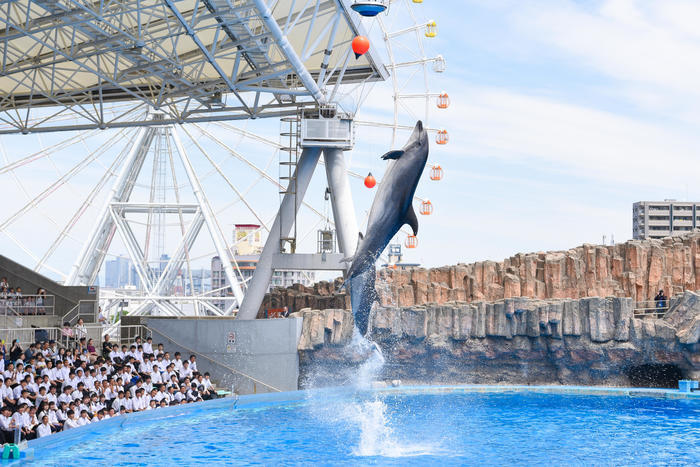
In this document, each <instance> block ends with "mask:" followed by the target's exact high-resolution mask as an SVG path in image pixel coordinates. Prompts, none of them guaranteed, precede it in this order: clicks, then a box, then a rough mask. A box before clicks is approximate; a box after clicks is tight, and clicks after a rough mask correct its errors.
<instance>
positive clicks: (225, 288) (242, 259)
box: [211, 255, 316, 296]
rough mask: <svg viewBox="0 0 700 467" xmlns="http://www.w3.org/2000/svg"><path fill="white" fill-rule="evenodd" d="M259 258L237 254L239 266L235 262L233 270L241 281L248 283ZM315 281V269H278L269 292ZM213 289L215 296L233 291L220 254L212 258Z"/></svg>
mask: <svg viewBox="0 0 700 467" xmlns="http://www.w3.org/2000/svg"><path fill="white" fill-rule="evenodd" d="M259 258H260V255H236V256H235V259H236V263H237V265H238V267H236V265H235V264H234V267H233V270H234V272H235V274H236V276H237V279H238V280H239V282H241V283H246V282H248V281H249V280H250V279H251V278H252V277H253V273H254V272H255V267H256V266H257V264H258V259H259ZM315 282H316V273H315V272H313V271H297V270H277V271H275V272H274V273H273V274H272V280H271V281H270V286H269V287H268V292H269V291H270V289H272V288H275V287H290V286H292V285H294V284H304V285H305V286H309V287H310V286H312V285H313V284H314V283H315ZM211 290H212V291H214V292H213V293H212V295H214V296H223V295H224V294H230V293H231V288H230V286H229V283H228V281H227V280H226V273H225V272H224V266H223V263H222V262H221V258H219V257H218V256H214V257H213V258H212V259H211Z"/></svg>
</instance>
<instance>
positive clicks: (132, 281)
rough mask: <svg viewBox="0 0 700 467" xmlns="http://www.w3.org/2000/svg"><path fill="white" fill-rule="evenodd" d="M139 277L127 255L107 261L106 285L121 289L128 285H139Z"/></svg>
mask: <svg viewBox="0 0 700 467" xmlns="http://www.w3.org/2000/svg"><path fill="white" fill-rule="evenodd" d="M138 284H139V279H138V276H137V275H136V269H135V268H134V267H133V265H132V264H131V260H130V259H129V258H127V257H125V256H117V257H116V258H114V259H113V260H111V261H105V287H111V288H113V289H119V288H122V287H126V286H128V285H134V286H135V285H138Z"/></svg>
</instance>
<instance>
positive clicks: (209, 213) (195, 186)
mask: <svg viewBox="0 0 700 467" xmlns="http://www.w3.org/2000/svg"><path fill="white" fill-rule="evenodd" d="M173 141H175V147H176V148H177V152H178V153H179V154H180V160H181V161H182V165H183V167H184V168H185V172H186V173H187V178H188V179H189V182H190V185H191V186H192V192H193V193H194V196H195V197H196V198H197V203H198V204H199V208H200V209H201V210H202V216H203V217H204V222H206V224H207V228H208V229H209V235H211V240H212V242H213V243H214V247H215V249H216V252H217V254H218V255H219V258H221V264H222V265H223V267H224V273H225V274H226V278H227V279H228V281H229V284H230V285H231V290H232V291H233V296H234V297H236V301H237V302H238V304H239V306H240V304H241V302H242V301H243V290H242V289H241V285H240V284H239V283H238V278H237V277H236V274H235V273H234V272H233V267H232V266H231V255H230V254H229V253H230V252H229V251H228V248H227V247H226V242H225V241H224V239H223V237H222V235H221V232H220V231H219V229H218V228H217V225H216V219H215V217H214V211H213V210H212V208H211V205H210V204H209V200H208V199H207V196H206V194H205V193H204V190H203V189H202V185H201V184H200V183H199V179H198V178H197V174H196V173H195V171H194V167H192V163H191V162H190V159H189V157H187V154H186V153H185V149H184V147H183V146H182V142H181V141H180V135H179V133H178V129H177V128H175V127H173Z"/></svg>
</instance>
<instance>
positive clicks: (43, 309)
mask: <svg viewBox="0 0 700 467" xmlns="http://www.w3.org/2000/svg"><path fill="white" fill-rule="evenodd" d="M54 299H55V297H54V296H53V295H44V294H41V295H22V296H21V297H5V298H0V316H3V315H4V316H12V315H14V316H23V315H52V314H53V312H54Z"/></svg>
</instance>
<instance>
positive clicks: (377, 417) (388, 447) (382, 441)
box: [344, 398, 435, 457]
mask: <svg viewBox="0 0 700 467" xmlns="http://www.w3.org/2000/svg"><path fill="white" fill-rule="evenodd" d="M344 409H345V413H344V415H345V419H346V420H347V421H348V422H350V423H353V424H356V425H357V427H358V428H359V430H360V440H359V443H358V445H357V446H355V447H354V448H353V450H352V454H353V455H355V456H358V457H375V456H381V457H410V456H424V455H429V454H433V453H434V451H435V449H434V448H433V446H431V445H427V444H420V443H410V444H409V443H403V442H400V441H398V440H397V438H398V436H397V435H396V434H395V433H394V430H393V428H392V427H391V420H390V419H389V418H388V417H387V406H386V404H385V403H384V401H382V400H380V399H378V398H375V399H374V400H371V401H365V402H356V403H352V404H348V405H347V406H346V407H344Z"/></svg>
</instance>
